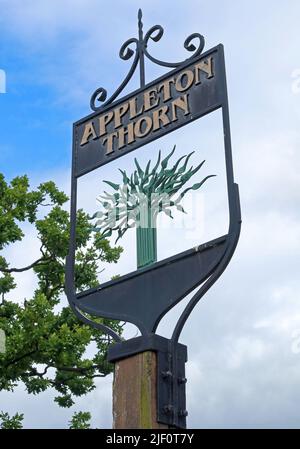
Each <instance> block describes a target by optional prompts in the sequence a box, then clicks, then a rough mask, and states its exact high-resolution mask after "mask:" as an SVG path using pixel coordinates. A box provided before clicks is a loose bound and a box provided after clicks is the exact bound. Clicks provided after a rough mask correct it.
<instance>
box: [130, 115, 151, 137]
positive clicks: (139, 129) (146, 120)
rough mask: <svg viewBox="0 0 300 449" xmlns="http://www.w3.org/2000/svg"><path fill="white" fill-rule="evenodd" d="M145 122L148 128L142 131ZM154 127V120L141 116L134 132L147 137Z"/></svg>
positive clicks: (137, 135) (138, 135)
mask: <svg viewBox="0 0 300 449" xmlns="http://www.w3.org/2000/svg"><path fill="white" fill-rule="evenodd" d="M143 123H145V125H146V128H145V129H144V131H142V127H143ZM151 129H152V120H151V118H150V117H142V118H140V119H139V120H138V121H137V122H136V124H135V125H134V133H135V135H136V137H145V136H147V134H149V132H150V131H151Z"/></svg>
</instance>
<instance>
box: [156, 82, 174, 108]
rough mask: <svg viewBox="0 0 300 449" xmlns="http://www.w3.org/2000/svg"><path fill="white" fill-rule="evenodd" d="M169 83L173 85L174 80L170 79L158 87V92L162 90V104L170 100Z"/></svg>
mask: <svg viewBox="0 0 300 449" xmlns="http://www.w3.org/2000/svg"><path fill="white" fill-rule="evenodd" d="M171 83H174V78H170V79H168V80H166V81H164V82H163V83H161V84H160V86H158V89H157V90H158V92H160V91H161V90H162V93H163V101H164V103H165V102H166V101H168V100H170V99H171V98H172V95H171Z"/></svg>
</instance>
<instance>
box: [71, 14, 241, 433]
mask: <svg viewBox="0 0 300 449" xmlns="http://www.w3.org/2000/svg"><path fill="white" fill-rule="evenodd" d="M163 33H164V30H163V28H162V27H161V26H160V25H155V26H153V27H152V28H150V29H149V31H148V32H147V33H146V34H145V35H144V33H143V24H142V13H141V10H139V13H138V38H131V39H128V40H127V41H126V42H125V43H124V44H123V45H122V47H121V49H120V58H121V59H123V60H129V59H130V58H132V57H133V62H132V65H131V68H130V70H129V73H128V75H127V76H126V78H125V79H124V81H123V82H122V84H121V85H120V86H119V88H118V89H117V90H116V91H115V92H114V94H113V95H111V96H110V98H109V99H107V92H106V90H105V89H104V88H102V87H101V88H99V89H97V90H96V91H95V92H94V94H93V95H92V97H91V101H90V106H91V108H92V110H93V111H94V112H93V113H92V114H91V115H89V116H87V117H85V118H83V119H82V120H79V121H78V122H76V123H75V124H74V127H73V162H72V185H71V230H70V247H69V254H68V257H67V261H66V294H67V297H68V301H69V304H70V306H71V308H72V309H73V311H74V313H75V314H76V315H77V317H78V318H79V319H80V320H81V321H83V322H84V323H86V324H89V325H91V326H93V327H95V328H97V329H99V330H101V331H103V332H105V333H107V334H108V335H110V336H111V337H112V339H113V340H114V341H115V344H114V345H111V347H110V349H109V354H108V359H109V360H110V361H116V360H119V359H122V358H124V357H128V356H129V355H133V354H137V353H139V352H143V351H146V350H153V351H155V352H157V355H158V384H157V391H158V393H157V394H158V417H157V418H158V422H162V423H165V424H168V425H170V426H175V427H179V428H185V427H186V416H187V412H186V407H185V382H186V379H185V374H184V373H185V362H186V360H187V351H186V346H184V345H182V344H180V343H179V337H180V334H181V332H182V329H183V327H184V325H185V323H186V321H187V319H188V317H189V316H190V314H191V312H192V311H193V309H194V307H195V306H196V304H197V303H198V302H199V300H200V299H201V298H202V297H203V295H204V294H205V293H206V292H207V291H208V290H209V288H210V287H211V286H212V285H213V284H214V283H215V282H216V281H217V279H218V278H219V277H220V276H221V275H222V273H223V272H224V270H225V269H226V267H227V265H228V263H229V261H230V259H231V257H232V255H233V253H234V251H235V248H236V245H237V243H238V239H239V234H240V227H241V213H240V201H239V192H238V185H237V184H236V183H235V182H234V175H233V164H232V151H231V135H230V122H229V109H228V97H227V85H226V74H225V62H224V51H223V46H222V45H221V44H220V45H218V46H217V47H214V48H212V49H210V50H209V51H207V52H205V53H202V52H203V49H204V44H205V41H204V37H203V36H202V35H201V34H199V33H193V34H191V35H190V36H189V37H188V38H187V39H186V40H185V42H184V47H185V49H186V50H188V51H190V52H193V55H192V56H191V57H190V58H188V59H186V60H185V61H182V62H174V63H170V62H164V61H160V60H158V59H157V58H155V57H153V56H152V55H151V54H150V53H149V50H148V44H149V40H150V39H151V40H153V41H155V42H157V41H159V40H160V39H161V37H162V36H163ZM195 39H198V40H199V45H198V47H197V48H196V47H195V45H194V44H193V43H192V41H193V40H195ZM132 45H135V50H132V48H131V46H132ZM209 57H213V60H214V71H215V77H214V78H215V79H214V81H213V83H214V84H212V83H211V84H209V83H208V82H206V83H205V82H204V83H203V86H201V89H202V90H201V96H197V95H198V94H196V93H195V92H196V91H191V100H192V104H193V105H192V106H193V107H194V112H193V113H191V114H190V115H189V116H188V117H186V116H181V117H179V118H178V120H176V121H175V123H174V125H172V126H171V127H170V128H168V129H162V130H158V132H157V133H152V134H151V135H150V136H147V137H146V138H144V139H140V141H136V142H134V144H132V145H126V146H125V148H124V150H123V151H113V150H112V151H111V152H110V153H109V154H108V156H109V157H108V156H107V155H106V157H105V156H104V151H102V153H101V152H99V147H98V148H97V149H96V145H99V139H98V140H97V139H94V136H93V139H92V142H91V145H90V148H91V151H90V152H87V151H85V150H82V149H81V148H80V142H79V131H80V132H81V134H82V129H83V127H84V126H85V125H86V124H87V123H90V122H91V121H92V120H93V119H94V118H95V117H98V116H99V114H102V113H103V114H104V113H107V112H108V111H110V110H111V109H112V108H115V107H116V106H117V105H120V104H124V102H125V101H127V100H130V98H133V97H137V98H138V97H139V95H142V94H143V93H144V92H145V90H146V89H150V88H151V87H152V86H154V85H155V84H157V83H159V82H163V81H164V80H166V79H168V78H169V79H170V78H171V77H173V76H175V75H176V74H177V75H178V74H179V73H180V71H184V70H187V69H189V67H193V66H194V65H195V64H197V63H199V62H201V61H202V62H203V61H205V60H207V58H209ZM145 58H148V59H149V60H150V61H151V62H153V63H155V64H158V65H160V66H163V67H167V68H172V69H173V70H172V71H169V72H168V73H167V74H165V75H163V76H162V77H160V78H158V79H156V80H154V81H152V82H150V83H148V84H146V82H145ZM138 66H139V72H140V88H139V89H138V90H136V91H135V92H133V93H131V94H129V95H127V96H125V97H123V98H121V99H117V98H118V97H119V95H120V94H121V93H122V91H123V90H124V88H125V87H126V86H127V84H128V82H129V81H130V79H131V78H132V76H133V75H134V73H135V71H136V69H137V67H138ZM210 85H212V86H213V87H212V88H210V87H209V86H210ZM203 98H204V102H203V101H202V103H201V101H200V100H203ZM211 99H212V100H211ZM97 101H99V102H102V103H103V104H102V105H100V106H97V105H96V102H97ZM200 103H201V104H200ZM203 103H204V106H203ZM217 109H221V110H222V120H223V130H224V148H225V162H226V176H227V195H228V206H229V229H228V233H227V234H226V235H224V236H221V237H219V238H217V239H214V240H213V241H210V242H206V243H204V244H200V245H199V246H197V247H196V248H192V249H189V250H187V251H185V252H183V253H180V254H177V255H175V256H172V257H170V258H168V259H165V260H162V261H159V262H156V263H154V264H152V265H150V266H148V267H146V268H142V269H139V270H137V271H135V272H132V273H129V274H127V275H125V276H122V277H120V278H118V279H116V280H112V281H109V282H106V283H104V284H102V285H99V287H98V288H94V289H89V290H87V291H84V292H82V293H76V287H75V281H74V269H75V251H76V247H75V241H76V212H77V180H78V178H79V177H81V176H83V175H85V174H87V173H89V172H90V171H92V170H94V169H96V168H98V167H100V166H101V165H104V164H106V163H109V162H111V161H113V160H115V159H116V158H117V157H121V156H122V155H125V154H127V153H128V152H129V151H133V150H135V149H137V148H140V147H141V146H143V145H145V144H147V143H149V142H150V141H153V140H155V139H158V138H159V137H161V136H162V135H165V134H167V133H168V132H171V131H173V130H174V129H178V128H179V127H180V126H184V125H186V124H188V123H190V122H191V121H193V120H196V119H198V118H200V117H202V116H204V115H206V114H208V113H210V112H213V111H215V110H217ZM93 145H94V146H93ZM84 151H85V152H84ZM162 284H163V286H164V288H163V289H162V288H161V285H162ZM197 287H199V288H198V290H197V291H196V293H194V295H193V296H192V298H191V299H190V301H189V302H188V304H187V306H186V308H185V309H184V311H183V313H182V315H181V316H180V318H179V320H178V322H177V324H176V326H175V329H174V331H173V334H172V337H171V339H165V338H163V337H161V336H159V335H157V334H155V331H156V329H157V326H158V324H159V322H160V320H161V319H162V317H163V316H164V315H165V314H166V313H167V312H168V311H169V310H170V309H171V308H172V307H174V306H175V305H176V304H177V303H178V302H179V301H180V300H182V299H183V298H184V297H186V295H187V294H189V293H190V292H192V291H193V290H194V289H196V288H197ZM91 316H100V317H104V318H110V319H116V320H122V321H126V322H131V323H133V324H135V325H136V326H137V327H138V328H139V330H140V331H141V337H138V338H135V339H130V340H127V341H123V340H122V339H121V338H120V336H119V335H117V334H116V332H114V331H113V330H112V329H110V328H108V327H107V326H105V325H103V324H101V323H97V322H96V321H93V320H92V318H91Z"/></svg>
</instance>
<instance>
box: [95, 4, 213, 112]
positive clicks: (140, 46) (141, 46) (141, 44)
mask: <svg viewBox="0 0 300 449" xmlns="http://www.w3.org/2000/svg"><path fill="white" fill-rule="evenodd" d="M142 17H143V13H142V10H141V9H139V10H138V38H135V37H131V38H130V39H128V40H127V41H126V42H124V44H123V45H122V47H121V49H120V52H119V56H120V58H121V59H123V60H124V61H127V60H128V59H130V58H131V57H132V56H133V55H134V59H133V62H132V65H131V67H130V70H129V72H128V74H127V76H126V78H125V79H124V81H123V82H122V83H121V84H120V86H119V87H118V89H117V90H116V91H115V92H114V94H113V95H111V97H110V98H109V99H108V100H107V91H106V89H104V88H103V87H100V88H99V89H97V90H96V91H95V92H94V93H93V95H92V97H91V101H90V106H91V109H92V110H93V111H95V112H97V111H99V110H101V109H102V108H104V106H106V105H108V104H111V103H112V102H113V101H114V100H115V99H116V98H117V97H118V96H119V95H120V93H121V92H122V91H123V89H124V88H125V87H126V86H127V84H128V83H129V81H130V80H131V78H132V77H133V75H134V72H135V70H136V68H137V65H138V64H139V66H140V87H144V86H145V56H146V57H147V58H148V59H149V60H150V61H151V62H153V63H154V64H157V65H160V66H163V67H169V68H176V67H180V66H181V65H183V64H186V62H187V61H189V60H191V59H194V58H196V57H198V56H200V54H201V53H202V51H203V49H204V45H205V39H204V37H203V36H202V35H201V34H199V33H193V34H191V35H190V36H188V37H187V38H186V40H185V41H184V48H185V49H186V50H187V51H189V52H192V53H193V54H192V56H190V57H189V58H187V59H185V60H184V61H181V62H165V61H161V60H159V59H157V58H155V57H154V56H152V55H151V54H150V53H149V51H148V42H149V40H150V39H151V40H152V41H154V42H158V41H159V40H160V39H161V38H162V36H163V34H164V29H163V27H162V26H160V25H154V26H153V27H151V28H150V29H149V30H148V31H147V33H146V34H145V35H144V34H143V22H142ZM194 39H198V40H199V44H198V46H196V45H194V44H193V43H192V41H193V40H194ZM133 44H134V45H135V49H134V50H133V49H132V48H131V46H132V45H133ZM96 102H100V103H102V105H100V106H97V105H96Z"/></svg>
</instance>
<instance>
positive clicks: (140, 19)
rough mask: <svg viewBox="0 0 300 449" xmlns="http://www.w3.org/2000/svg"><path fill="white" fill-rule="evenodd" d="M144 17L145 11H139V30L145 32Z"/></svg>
mask: <svg viewBox="0 0 300 449" xmlns="http://www.w3.org/2000/svg"><path fill="white" fill-rule="evenodd" d="M142 17H143V11H142V10H141V8H140V9H139V11H138V21H139V30H143V22H142Z"/></svg>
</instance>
